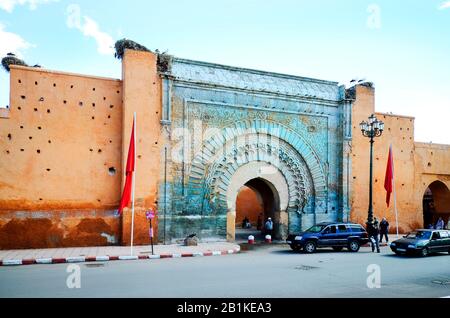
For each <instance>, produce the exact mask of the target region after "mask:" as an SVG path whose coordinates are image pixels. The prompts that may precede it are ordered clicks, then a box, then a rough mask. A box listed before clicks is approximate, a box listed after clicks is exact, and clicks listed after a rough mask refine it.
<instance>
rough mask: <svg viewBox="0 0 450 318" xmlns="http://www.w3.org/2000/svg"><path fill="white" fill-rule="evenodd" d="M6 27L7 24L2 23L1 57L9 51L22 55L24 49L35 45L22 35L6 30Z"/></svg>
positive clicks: (0, 30)
mask: <svg viewBox="0 0 450 318" xmlns="http://www.w3.org/2000/svg"><path fill="white" fill-rule="evenodd" d="M4 29H5V26H4V25H3V24H1V23H0V58H1V57H4V56H5V55H6V54H7V53H9V52H11V53H15V54H16V55H17V56H19V57H21V56H22V55H23V51H24V50H26V49H29V48H31V47H33V45H32V44H30V43H28V42H27V41H25V40H24V39H23V38H22V37H21V36H20V35H18V34H15V33H11V32H6V31H5V30H4Z"/></svg>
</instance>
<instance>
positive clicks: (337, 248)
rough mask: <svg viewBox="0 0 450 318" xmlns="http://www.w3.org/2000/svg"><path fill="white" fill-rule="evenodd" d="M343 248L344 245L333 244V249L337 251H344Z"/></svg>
mask: <svg viewBox="0 0 450 318" xmlns="http://www.w3.org/2000/svg"><path fill="white" fill-rule="evenodd" d="M342 249H343V247H342V246H333V250H334V251H335V252H340V251H342Z"/></svg>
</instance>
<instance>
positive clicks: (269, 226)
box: [264, 218, 273, 236]
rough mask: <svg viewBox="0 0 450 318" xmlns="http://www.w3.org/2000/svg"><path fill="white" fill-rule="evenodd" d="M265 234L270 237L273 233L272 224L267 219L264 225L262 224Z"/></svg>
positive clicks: (269, 219)
mask: <svg viewBox="0 0 450 318" xmlns="http://www.w3.org/2000/svg"><path fill="white" fill-rule="evenodd" d="M264 230H265V234H268V235H270V236H272V231H273V222H272V219H271V218H267V221H266V223H265V224H264Z"/></svg>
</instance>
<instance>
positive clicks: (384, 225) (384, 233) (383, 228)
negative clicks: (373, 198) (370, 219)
mask: <svg viewBox="0 0 450 318" xmlns="http://www.w3.org/2000/svg"><path fill="white" fill-rule="evenodd" d="M388 234H389V222H388V221H387V220H386V218H383V219H382V220H381V222H380V243H381V242H383V237H385V238H386V243H388V242H389V237H388Z"/></svg>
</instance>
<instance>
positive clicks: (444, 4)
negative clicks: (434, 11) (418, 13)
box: [439, 1, 450, 10]
mask: <svg viewBox="0 0 450 318" xmlns="http://www.w3.org/2000/svg"><path fill="white" fill-rule="evenodd" d="M448 8H450V1H445V2H442V4H441V5H440V6H439V10H444V9H448Z"/></svg>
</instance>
